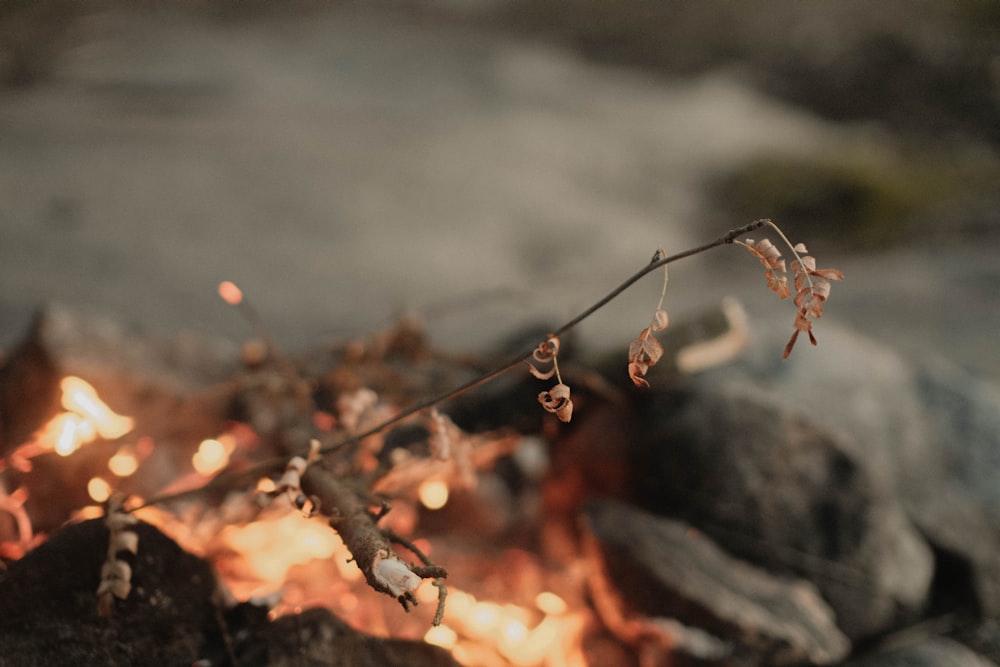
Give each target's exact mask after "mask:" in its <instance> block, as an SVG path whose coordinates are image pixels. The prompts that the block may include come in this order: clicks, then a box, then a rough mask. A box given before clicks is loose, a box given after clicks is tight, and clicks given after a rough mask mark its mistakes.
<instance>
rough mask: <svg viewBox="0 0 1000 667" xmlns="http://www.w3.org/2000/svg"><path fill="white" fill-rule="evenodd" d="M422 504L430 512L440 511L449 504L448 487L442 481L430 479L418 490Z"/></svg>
mask: <svg viewBox="0 0 1000 667" xmlns="http://www.w3.org/2000/svg"><path fill="white" fill-rule="evenodd" d="M417 496H418V497H419V498H420V502H421V503H422V504H423V506H424V507H426V508H427V509H429V510H439V509H441V508H442V507H444V506H445V505H446V504H447V503H448V485H447V484H446V483H445V482H444V481H442V480H440V479H429V480H427V481H426V482H424V483H423V484H421V485H420V488H419V489H417Z"/></svg>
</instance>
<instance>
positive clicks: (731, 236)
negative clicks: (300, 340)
mask: <svg viewBox="0 0 1000 667" xmlns="http://www.w3.org/2000/svg"><path fill="white" fill-rule="evenodd" d="M769 223H770V220H754V221H753V222H751V223H750V224H748V225H744V226H742V227H737V228H736V229H731V230H729V231H728V232H726V233H725V234H724V235H722V236H720V237H719V238H717V239H715V240H714V241H711V242H710V243H706V244H704V245H701V246H698V247H697V248H692V249H690V250H685V251H684V252H679V253H676V254H674V255H670V256H669V257H663V258H662V259H658V260H656V261H653V262H650V263H649V264H647V265H646V266H644V267H643V268H641V269H639V270H638V271H636V272H635V273H634V274H633V275H631V276H630V277H629V278H628V279H626V280H625V282H623V283H621V284H620V285H618V286H617V287H615V288H614V289H613V290H611V291H610V292H608V293H607V294H606V295H605V296H604V297H603V298H602V299H600V300H599V301H597V302H596V303H594V304H593V305H592V306H590V307H589V308H587V309H586V310H584V311H583V312H582V313H580V314H579V315H577V316H576V317H574V318H573V319H571V320H570V321H568V322H566V323H565V324H563V325H562V326H561V327H559V328H558V329H556V330H555V331H554V332H553V333H552V334H551V335H552V336H555V337H558V336H561V335H562V334H564V333H566V332H567V331H569V330H570V329H572V328H574V327H575V326H577V325H578V324H580V323H581V322H583V321H584V320H585V319H587V318H588V317H590V316H591V315H593V314H594V313H596V312H597V311H598V310H600V309H601V308H603V307H604V306H606V305H608V303H610V302H611V301H612V300H614V299H615V298H617V297H618V296H620V295H621V294H622V292H624V291H625V290H627V289H628V288H629V287H631V286H632V285H634V284H635V283H636V282H638V281H639V279H641V278H643V277H644V276H645V275H646V274H648V273H650V272H652V271H655V270H656V269H658V268H660V267H661V266H666V265H667V264H670V263H672V262H676V261H678V260H681V259H686V258H688V257H692V256H694V255H698V254H700V253H703V252H706V251H708V250H711V249H713V248H717V247H719V246H722V245H728V244H731V243H732V242H733V241H734V240H736V238H737V237H739V236H743V235H744V234H748V233H750V232H752V231H754V230H757V229H760V228H761V227H763V226H765V225H767V224H769ZM536 348H537V345H536V346H535V347H532V348H531V349H530V350H527V351H526V352H523V353H521V354H518V355H517V356H515V357H512V358H511V359H510V360H508V361H506V362H504V363H503V364H501V365H500V366H498V367H496V368H495V369H494V370H492V371H489V372H487V373H485V374H483V375H481V376H479V377H477V378H475V379H474V380H470V381H469V382H466V383H465V384H463V385H461V386H459V387H456V388H455V389H451V390H449V391H446V392H444V393H443V394H439V395H438V396H434V397H432V398H429V399H427V400H425V401H422V402H420V403H417V404H415V405H412V406H410V407H409V408H406V409H405V410H402V411H401V412H399V413H398V414H396V415H395V416H393V417H392V418H391V419H388V420H386V421H384V422H382V423H381V424H378V425H377V426H374V427H372V428H371V429H369V430H367V431H365V432H364V433H359V434H357V435H353V436H351V437H349V438H346V439H344V440H340V441H338V442H335V443H333V444H330V445H326V446H325V447H323V448H322V449H321V450H320V453H322V454H329V453H330V452H333V451H336V450H337V449H340V448H341V447H346V446H347V445H350V444H354V443H356V442H358V441H360V440H362V439H364V438H367V437H368V436H370V435H375V434H376V433H380V432H382V431H383V430H385V429H386V428H388V427H390V426H392V425H394V424H398V423H399V422H401V421H403V420H404V419H406V418H407V417H411V416H413V415H415V414H417V413H419V412H423V411H424V410H427V409H429V408H432V407H434V406H435V405H438V404H439V403H443V402H444V401H447V400H449V399H452V398H455V397H456V396H460V395H462V394H464V393H466V392H467V391H470V390H472V389H475V388H476V387H478V386H480V385H483V384H486V383H487V382H490V381H491V380H494V379H496V378H497V377H499V376H501V375H503V374H504V373H506V372H507V371H509V370H511V369H513V368H515V367H517V366H519V365H520V364H522V363H524V362H525V361H527V360H528V359H530V358H531V355H532V353H533V352H534V351H535V349H536Z"/></svg>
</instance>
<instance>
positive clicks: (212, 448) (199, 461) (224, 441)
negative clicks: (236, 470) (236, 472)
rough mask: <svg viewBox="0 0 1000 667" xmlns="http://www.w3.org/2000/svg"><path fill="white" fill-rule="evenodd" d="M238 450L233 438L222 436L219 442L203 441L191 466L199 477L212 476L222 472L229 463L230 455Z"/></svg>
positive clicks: (212, 440) (192, 459)
mask: <svg viewBox="0 0 1000 667" xmlns="http://www.w3.org/2000/svg"><path fill="white" fill-rule="evenodd" d="M234 449H236V441H235V440H234V439H233V438H232V437H227V436H225V435H223V436H220V437H219V439H218V440H215V439H212V438H210V439H208V440H202V441H201V444H200V445H198V451H197V452H195V453H194V456H192V457H191V465H192V466H194V469H195V471H197V472H198V474H199V475H205V476H208V475H211V474H214V473H216V472H218V471H219V470H222V469H223V468H225V467H226V465H227V464H228V463H229V455H230V454H232V453H233V450H234Z"/></svg>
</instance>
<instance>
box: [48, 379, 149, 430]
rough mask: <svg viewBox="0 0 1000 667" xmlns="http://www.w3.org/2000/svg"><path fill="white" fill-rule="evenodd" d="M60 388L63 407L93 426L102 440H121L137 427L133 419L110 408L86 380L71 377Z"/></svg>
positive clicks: (63, 381)
mask: <svg viewBox="0 0 1000 667" xmlns="http://www.w3.org/2000/svg"><path fill="white" fill-rule="evenodd" d="M59 386H60V388H61V389H62V405H63V407H64V408H66V410H68V411H69V412H71V413H75V414H77V415H79V416H80V417H82V418H84V419H86V420H87V421H88V422H90V423H91V424H93V426H94V428H95V429H96V430H97V433H98V434H99V435H100V436H101V437H102V438H104V439H106V440H114V439H116V438H120V437H122V436H123V435H125V434H126V433H128V432H129V431H131V430H132V427H133V426H135V422H134V420H133V419H132V418H131V417H123V416H121V415H119V414H117V413H116V412H115V411H114V410H112V409H111V408H109V407H108V406H107V404H105V403H104V401H102V400H101V399H100V397H98V395H97V391H96V390H95V389H94V388H93V387H92V386H91V385H90V384H89V383H87V382H86V381H85V380H82V379H80V378H78V377H74V376H72V375H70V376H68V377H65V378H63V380H62V382H61V383H60V384H59Z"/></svg>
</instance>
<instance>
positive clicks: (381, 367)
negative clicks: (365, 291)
mask: <svg viewBox="0 0 1000 667" xmlns="http://www.w3.org/2000/svg"><path fill="white" fill-rule="evenodd" d="M65 317H71V316H70V315H68V314H66V313H62V314H57V315H55V316H43V317H42V318H40V320H39V321H38V322H37V323H36V326H35V327H34V328H33V331H32V334H31V335H30V337H29V339H28V340H27V341H26V342H25V344H24V345H23V346H22V347H21V348H20V349H19V350H17V351H15V352H14V354H13V355H12V357H11V359H10V360H8V366H7V368H8V369H13V370H14V371H15V372H16V373H14V374H13V375H15V376H16V378H20V377H21V375H20V371H21V370H24V367H30V369H31V371H32V372H33V373H37V374H38V377H36V378H34V380H35V381H37V382H38V383H40V385H45V386H47V385H52V384H54V385H55V387H49V389H50V390H51V391H46V392H44V393H43V394H41V395H37V396H29V395H26V394H25V393H24V392H23V388H22V387H18V386H13V385H12V384H11V382H12V381H13V379H14V378H12V376H11V375H7V376H6V377H5V378H4V380H5V382H7V385H6V386H5V389H6V392H7V395H12V394H13V395H17V396H18V397H19V400H27V401H34V400H37V399H39V398H43V399H44V398H46V394H50V395H51V394H53V393H54V394H56V396H55V400H54V401H52V400H43V402H44V403H45V404H46V405H47V410H45V411H42V410H41V409H40V408H39V407H38V406H34V409H32V410H31V411H30V412H31V413H32V414H36V415H37V414H42V413H44V414H45V418H44V420H38V421H40V422H41V423H40V424H38V425H37V426H36V427H35V428H33V429H31V433H30V436H28V437H26V438H23V439H22V441H21V442H19V443H18V444H17V445H16V446H11V443H12V442H13V441H12V440H10V439H8V440H5V447H6V449H5V452H6V453H5V456H4V458H3V459H2V460H3V466H4V471H3V478H2V484H3V488H2V496H0V498H2V504H0V509H2V510H3V512H4V514H5V515H6V517H5V518H10V519H11V520H12V521H11V522H10V525H4V528H3V532H0V535H2V537H3V542H2V549H3V556H4V558H5V559H8V560H11V561H16V560H17V559H20V558H22V557H24V556H25V554H26V553H28V552H29V551H30V550H31V549H33V548H35V547H38V546H39V545H40V544H43V543H44V541H45V539H46V537H47V535H49V534H51V533H52V532H57V531H59V530H60V529H64V528H61V525H62V522H63V521H69V522H79V521H84V520H87V519H94V518H98V517H102V516H104V515H105V514H106V512H107V507H108V502H109V500H110V499H112V497H114V496H117V497H123V498H127V500H126V502H127V504H128V507H129V508H138V509H134V511H133V512H132V515H133V516H135V517H137V518H138V519H140V520H141V521H143V522H146V523H149V524H151V525H153V526H156V527H157V528H158V529H160V530H161V531H163V533H165V534H166V535H168V536H169V537H170V538H172V539H173V540H174V541H175V542H177V543H178V544H179V545H180V546H181V547H182V548H183V549H184V550H186V551H188V552H189V553H191V554H195V555H197V556H199V557H202V558H204V559H206V560H207V561H208V562H209V563H211V565H212V567H213V569H214V571H215V572H216V573H217V574H218V576H219V578H220V580H221V582H222V584H223V587H224V589H225V590H226V591H227V595H228V596H229V604H236V603H237V602H243V601H253V602H254V604H257V605H260V606H261V607H262V608H266V609H267V613H268V615H269V617H270V618H272V619H277V618H280V617H282V616H291V615H295V614H299V613H301V612H302V611H303V610H304V609H308V608H312V607H324V608H326V609H329V610H331V611H332V612H333V613H334V614H335V615H336V616H338V617H339V618H341V619H343V620H344V621H346V622H347V623H348V624H350V625H351V626H352V627H353V628H354V629H356V630H357V631H359V632H364V633H367V634H370V635H374V636H376V637H391V638H395V639H406V640H412V641H414V642H422V643H426V644H429V645H433V646H436V647H440V648H442V649H443V650H445V651H446V652H447V653H449V654H450V655H451V656H452V657H453V658H454V660H456V661H457V662H458V663H459V664H462V665H470V666H472V665H503V664H512V665H583V664H587V661H586V658H585V657H584V638H585V635H586V634H594V632H595V630H596V629H597V628H598V627H599V625H600V623H599V620H598V619H597V618H596V617H595V615H594V612H593V611H592V609H591V608H590V607H589V605H588V604H587V603H586V602H585V600H584V596H585V592H584V588H585V572H584V570H585V566H584V563H583V556H582V554H579V553H577V554H574V555H573V556H572V557H569V558H563V559H561V560H558V561H556V560H553V559H552V558H551V556H549V555H546V554H545V553H544V550H542V549H539V548H538V545H537V544H536V541H537V538H538V531H539V530H540V512H539V505H538V502H539V489H538V487H537V484H538V483H539V482H540V480H541V476H542V475H543V474H544V468H545V466H546V461H545V457H546V454H545V446H544V444H543V443H542V441H541V440H539V439H538V438H537V437H533V438H532V437H528V436H525V435H522V434H519V433H515V432H514V431H512V430H509V429H505V430H492V431H488V432H483V433H471V432H466V431H464V430H463V429H461V428H459V427H458V426H456V425H455V424H454V422H452V421H451V419H450V418H449V417H447V416H446V415H445V414H444V413H443V412H438V411H436V410H435V411H433V413H432V414H431V416H430V417H429V418H427V419H421V418H415V419H412V420H410V421H409V422H404V423H403V424H402V425H401V426H400V427H399V428H398V429H397V430H396V431H392V430H390V431H388V432H387V433H386V434H372V435H368V436H366V437H365V438H363V439H361V441H360V442H359V443H358V446H357V447H355V448H354V450H353V451H352V452H350V454H349V455H345V457H344V459H345V461H347V463H345V465H348V464H349V467H350V469H351V470H354V471H361V472H369V471H373V470H375V469H377V468H382V469H387V470H388V473H383V474H382V475H381V477H380V478H379V479H378V481H377V483H376V484H374V485H373V487H372V493H373V494H378V496H377V497H378V498H390V497H391V498H392V503H391V509H388V510H387V511H386V513H385V516H384V518H383V519H382V521H381V524H380V525H381V526H383V527H385V528H387V529H389V530H391V531H392V532H393V533H394V534H396V535H399V536H400V538H401V539H400V542H401V543H402V544H404V545H406V546H409V547H410V548H412V549H416V550H418V551H419V553H420V557H423V558H427V559H430V558H433V559H434V561H435V562H441V563H448V574H449V578H448V583H447V588H446V589H445V588H444V582H443V580H442V581H440V582H438V581H434V580H432V579H425V580H423V581H422V582H421V583H420V585H419V586H418V587H417V588H416V589H415V590H414V591H413V595H412V605H413V606H412V607H411V608H410V613H407V612H406V611H404V610H403V609H401V608H400V605H399V604H398V602H396V601H395V600H394V599H392V598H391V597H389V596H381V595H378V594H376V593H375V592H373V591H372V589H371V588H370V587H369V586H368V584H367V583H366V577H365V573H364V572H363V571H362V570H361V569H360V567H359V565H358V563H357V561H356V560H355V559H354V558H353V557H352V554H351V552H350V550H349V549H348V548H347V547H346V546H345V544H344V542H343V540H342V539H341V537H340V535H339V534H338V533H337V532H335V531H333V530H331V529H330V527H329V526H328V525H327V521H326V520H324V519H322V518H320V517H317V516H310V513H311V512H310V510H311V509H312V508H311V507H310V506H309V505H310V504H311V503H312V502H319V501H318V500H315V499H314V500H307V501H306V502H305V504H303V503H302V502H301V501H300V500H298V501H297V499H296V498H295V497H294V494H292V493H289V492H288V491H287V490H285V491H283V490H281V489H279V488H278V486H277V484H279V483H280V479H278V478H280V475H279V476H277V478H276V476H273V475H271V476H269V475H267V474H264V473H260V474H258V476H257V479H256V480H255V481H254V482H253V483H252V484H250V485H249V488H243V487H241V486H238V485H233V487H232V488H230V489H226V488H224V487H223V488H219V489H218V490H217V493H216V492H206V491H204V490H203V489H204V488H205V485H206V484H208V482H210V480H212V479H213V478H214V477H215V476H216V475H218V474H219V473H220V472H229V473H232V474H243V473H245V472H246V471H248V470H249V471H251V472H252V471H253V469H254V468H255V467H260V464H261V462H264V461H266V460H267V459H268V458H269V457H271V456H273V455H274V454H275V453H276V452H280V451H281V449H280V447H281V446H282V445H281V444H280V443H281V442H283V441H284V440H285V439H288V438H292V437H294V430H295V428H296V427H297V426H299V425H301V423H303V422H302V420H308V421H309V422H311V425H312V426H313V432H318V433H320V434H321V435H323V434H325V435H326V436H327V437H329V438H330V439H336V438H342V437H343V436H344V435H345V434H351V433H358V432H363V431H365V430H366V429H368V428H369V427H370V426H372V425H374V424H377V423H379V422H381V421H384V420H385V419H386V418H389V417H391V416H392V415H393V414H394V413H395V412H397V411H398V409H399V408H398V406H397V404H395V403H394V402H393V401H394V400H400V399H401V397H402V396H403V394H402V393H400V390H399V389H396V394H395V396H396V398H390V399H386V398H383V397H382V396H381V395H380V393H379V392H377V391H375V390H373V389H372V388H371V387H372V386H378V384H379V383H380V382H382V383H388V384H387V385H386V386H393V387H399V386H400V385H399V384H397V383H396V381H397V380H399V379H400V377H401V374H402V375H410V376H411V377H408V378H406V384H405V385H403V386H409V387H419V385H420V383H422V382H425V380H424V379H423V378H421V377H419V375H420V374H422V373H426V372H428V371H431V370H434V369H436V371H435V372H440V370H441V368H448V367H450V366H452V365H453V364H452V362H448V361H441V360H439V359H436V358H434V353H433V352H432V351H431V350H430V349H429V348H427V347H426V343H425V342H424V341H423V340H422V338H421V335H422V334H421V332H420V330H419V328H418V327H417V326H416V324H415V321H413V320H406V321H404V322H402V323H400V325H398V326H397V327H395V328H394V329H393V330H392V331H389V332H386V333H383V334H379V335H377V336H374V337H372V338H371V339H368V340H357V341H350V342H349V343H347V344H344V345H341V346H339V347H337V348H335V349H333V350H323V351H322V352H321V353H319V355H318V356H320V357H323V358H322V359H321V360H318V361H317V360H311V361H310V362H309V363H310V364H312V368H313V369H317V368H318V369H319V372H318V373H317V372H316V371H315V370H313V373H314V375H313V376H312V378H311V380H309V382H310V383H311V385H312V386H310V390H311V392H312V394H313V395H314V396H316V395H325V396H327V397H328V400H327V402H326V403H322V402H320V401H317V404H316V405H315V406H313V408H312V409H311V410H310V411H309V413H308V414H303V413H301V412H294V411H290V410H287V409H286V408H287V407H288V405H289V404H292V405H295V404H297V403H298V399H299V398H301V396H300V394H299V393H298V392H300V391H301V390H302V386H303V384H302V383H303V376H302V374H301V373H300V372H299V371H296V372H295V374H293V375H291V376H289V375H286V371H285V366H284V363H285V361H284V360H281V361H280V362H278V363H275V359H263V360H261V359H247V358H245V359H244V360H243V361H244V363H243V364H242V367H240V368H237V369H235V370H234V371H233V374H232V376H230V377H229V378H226V379H224V380H222V381H221V382H219V383H216V384H215V385H211V386H207V387H204V388H202V389H201V390H199V392H197V393H196V395H195V396H193V397H190V396H189V397H185V398H184V399H183V400H185V401H188V402H190V403H191V406H189V407H191V408H192V409H194V410H195V411H196V412H197V413H198V414H197V416H193V418H192V422H191V423H190V424H177V423H170V424H167V423H165V422H166V421H167V420H165V419H164V417H163V416H155V415H153V416H150V415H149V414H148V410H149V407H148V406H144V407H142V408H140V410H139V412H143V413H146V414H144V415H141V416H140V415H136V414H133V413H130V411H129V407H128V406H130V405H137V404H138V405H142V404H143V403H144V402H145V401H147V399H148V394H149V393H150V392H152V393H153V394H158V393H162V394H167V393H169V391H170V390H169V389H167V388H166V385H168V384H169V380H166V381H165V380H164V378H160V377H156V375H155V373H150V372H149V371H148V370H147V369H142V368H136V369H130V371H131V372H132V373H134V374H132V375H129V374H117V373H112V374H110V375H109V374H108V373H106V372H104V371H99V372H96V373H95V372H93V371H92V369H93V368H95V367H99V365H97V366H93V365H91V363H92V362H93V361H94V360H91V359H88V360H86V363H84V364H82V366H83V367H84V370H83V371H82V372H80V375H74V374H65V375H62V374H61V373H62V372H63V371H64V370H65V369H73V368H75V367H76V366H78V365H80V362H81V360H80V359H77V358H75V357H74V355H75V351H74V348H75V346H77V345H80V346H82V347H87V346H88V345H90V344H91V343H92V341H83V340H60V341H58V342H55V341H54V340H53V338H52V337H51V336H50V335H51V334H52V331H53V330H54V329H58V328H59V326H60V325H59V324H58V323H56V324H54V323H53V319H54V320H59V319H60V318H65ZM47 336H50V337H49V338H47ZM118 342H120V341H110V343H109V350H108V351H110V348H114V347H115V346H116V345H117V344H118ZM257 344H258V343H256V342H253V343H250V344H248V346H247V349H248V350H253V349H254V347H255V346H256V345H257ZM52 348H55V349H52ZM39 349H43V353H42V354H41V355H39V354H38V353H39ZM42 358H44V363H42ZM225 363H226V362H225V360H220V365H225ZM400 364H405V365H412V366H413V367H414V368H412V369H406V368H404V369H403V370H402V371H400V370H399V369H398V368H395V367H394V366H399V365H400ZM111 365H112V366H113V365H114V364H113V363H112V364H111ZM422 366H423V367H425V368H420V367H422ZM87 370H91V372H90V373H89V374H88V373H87V372H86V371H87ZM448 372H449V373H450V374H452V375H453V376H456V375H457V376H464V375H468V374H469V373H470V369H468V368H464V367H463V365H462V364H459V365H458V366H456V367H454V368H449V369H448ZM57 374H58V375H59V377H55V375H57ZM381 376H384V377H381ZM91 381H92V382H93V383H94V384H91ZM95 384H97V385H100V386H111V387H112V389H111V390H110V391H108V392H107V393H108V394H109V395H114V396H115V397H116V399H117V400H114V401H112V400H111V399H110V398H108V399H106V398H105V397H104V396H103V395H102V394H103V392H101V391H98V390H97V389H95V386H94V385H95ZM424 389H425V390H426V388H424ZM389 391H392V390H389ZM404 391H409V390H404ZM390 395H391V394H390ZM48 398H51V396H49V397H48ZM172 398H173V399H176V398H177V397H176V396H175V397H172ZM154 402H155V403H157V404H158V405H162V403H163V402H173V401H172V400H168V399H167V397H166V396H156V397H155V399H154ZM195 405H196V407H195ZM175 407H176V406H175ZM283 410H284V412H283ZM289 415H290V416H289ZM247 416H249V419H247ZM212 423H214V424H217V425H218V427H219V430H218V431H217V432H214V433H212V434H211V435H210V436H206V437H202V435H204V433H195V432H198V431H203V429H204V428H205V425H206V424H212ZM4 426H5V431H6V432H7V433H8V434H9V433H11V432H24V431H25V430H26V429H27V428H28V426H27V424H25V423H23V422H21V421H20V420H16V419H15V420H11V421H9V422H5V424H4ZM12 429H17V430H16V431H12ZM435 438H437V440H439V441H440V442H439V443H438V444H437V445H436V446H437V447H439V448H441V447H444V448H447V449H448V450H449V451H447V452H444V453H441V452H438V454H437V455H435V456H428V452H427V451H426V450H427V447H428V441H429V440H433V439H435ZM397 441H398V442H397ZM518 452H519V453H518ZM515 453H516V455H515ZM60 466H66V468H67V470H66V471H65V472H64V473H61V474H60V478H62V479H66V478H67V476H69V475H71V476H72V484H71V485H70V488H53V487H52V486H51V485H50V484H48V482H47V481H46V480H44V479H43V478H42V476H43V475H49V474H51V471H52V470H58V469H59V468H60ZM497 468H506V469H508V471H507V472H506V473H503V472H501V471H498V470H497ZM505 474H506V475H507V476H508V477H509V478H510V477H512V476H513V477H516V478H517V479H518V481H519V483H521V484H522V485H524V484H530V485H531V486H529V487H525V488H524V489H523V490H522V491H519V492H515V491H513V490H511V488H509V487H510V484H511V479H504V475H505ZM84 493H85V495H84ZM154 497H159V498H166V499H167V500H166V501H164V502H157V503H156V504H153V505H146V501H147V500H149V499H151V498H154ZM172 498H173V499H172ZM375 498H376V496H375V495H373V496H372V501H371V502H372V503H376V502H377V501H376V500H375ZM144 505H146V506H144ZM42 506H44V507H45V511H44V512H42V511H35V508H37V507H42ZM491 514H492V516H490V515H491ZM479 518H481V519H482V521H483V523H482V524H479V523H478V519H479ZM0 525H3V524H0ZM426 527H430V528H431V532H429V533H427V534H423V535H421V534H422V533H424V531H425V529H426ZM512 534H516V537H515V539H514V540H513V541H511V540H510V538H511V535H512ZM411 540H412V542H411ZM139 548H140V549H141V548H142V546H141V545H140V546H139ZM400 553H401V554H409V552H408V551H407V549H406V548H405V547H400ZM411 556H412V555H411ZM442 590H446V591H447V597H444V595H443V594H442V592H441V591H442ZM436 615H437V616H438V617H437V618H435V616H436Z"/></svg>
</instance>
